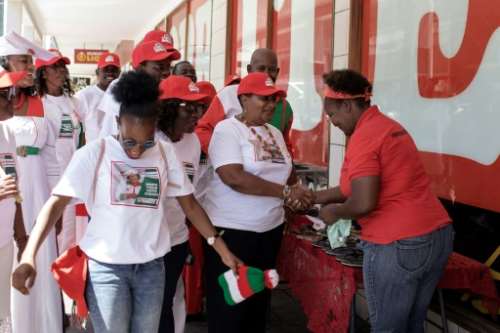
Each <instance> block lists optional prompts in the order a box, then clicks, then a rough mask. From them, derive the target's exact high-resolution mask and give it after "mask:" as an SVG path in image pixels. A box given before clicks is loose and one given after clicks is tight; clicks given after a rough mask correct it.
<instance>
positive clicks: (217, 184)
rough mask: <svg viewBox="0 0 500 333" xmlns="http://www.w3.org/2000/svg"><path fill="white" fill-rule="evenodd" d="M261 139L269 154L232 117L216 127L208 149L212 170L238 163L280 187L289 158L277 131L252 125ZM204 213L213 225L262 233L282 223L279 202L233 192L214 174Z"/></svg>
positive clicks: (268, 126)
mask: <svg viewBox="0 0 500 333" xmlns="http://www.w3.org/2000/svg"><path fill="white" fill-rule="evenodd" d="M266 128H267V129H266ZM253 129H254V130H255V132H256V133H258V134H259V135H260V136H261V138H262V139H263V140H264V141H266V142H268V143H272V138H271V135H270V134H269V131H270V133H272V137H274V139H275V141H276V144H277V147H275V150H273V151H272V153H269V152H268V151H267V150H265V149H263V145H262V143H261V142H260V140H259V139H258V137H257V136H256V135H254V134H253V133H252V131H251V130H250V128H249V127H247V126H246V125H245V124H243V123H242V122H241V121H239V120H238V119H236V118H234V117H233V118H229V119H225V120H223V121H221V122H220V123H218V124H217V126H216V127H215V130H214V134H213V135H212V139H211V141H210V145H209V148H208V156H209V158H210V162H211V163H212V165H213V167H214V169H215V170H216V171H217V168H219V167H221V166H224V165H228V164H241V165H243V169H244V170H245V171H246V172H248V173H251V174H253V175H255V176H258V177H260V178H262V179H264V180H267V181H270V182H273V183H277V184H281V185H284V184H286V182H287V180H288V178H289V176H290V173H291V170H292V159H291V156H290V154H289V152H288V150H287V148H286V145H285V141H284V139H283V135H282V134H281V132H280V131H279V130H278V129H277V128H275V127H274V126H270V125H266V126H265V127H264V126H253ZM204 207H205V210H206V211H207V214H208V216H209V217H210V219H211V221H212V223H213V224H214V225H215V226H218V227H223V228H230V229H238V230H246V231H254V232H266V231H269V230H272V229H274V228H276V227H277V226H279V225H281V224H282V223H283V221H284V214H285V213H284V209H283V200H282V199H280V198H275V197H268V196H256V195H249V194H244V193H240V192H237V191H235V190H233V189H232V188H230V187H229V186H227V185H226V184H224V183H223V182H222V180H221V178H220V177H219V175H218V174H217V172H215V175H214V177H213V178H212V180H211V181H210V186H209V187H208V191H207V194H206V196H205V206H204Z"/></svg>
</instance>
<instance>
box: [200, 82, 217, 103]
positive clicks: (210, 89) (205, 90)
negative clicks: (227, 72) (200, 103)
mask: <svg viewBox="0 0 500 333" xmlns="http://www.w3.org/2000/svg"><path fill="white" fill-rule="evenodd" d="M196 86H197V87H198V88H199V89H200V92H201V93H202V94H206V95H207V96H208V98H209V99H210V100H209V101H208V102H209V103H211V102H212V100H213V99H214V97H215V96H216V95H217V90H215V87H214V85H213V84H212V83H210V82H208V81H198V82H196Z"/></svg>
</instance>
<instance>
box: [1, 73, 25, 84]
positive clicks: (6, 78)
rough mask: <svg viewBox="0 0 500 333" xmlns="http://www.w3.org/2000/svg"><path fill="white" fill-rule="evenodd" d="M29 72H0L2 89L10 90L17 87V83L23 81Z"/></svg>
mask: <svg viewBox="0 0 500 333" xmlns="http://www.w3.org/2000/svg"><path fill="white" fill-rule="evenodd" d="M26 74H28V72H26V71H20V72H7V71H2V72H0V88H8V87H12V86H15V85H16V83H17V82H19V81H20V80H22V79H23V78H24V77H25V76H26Z"/></svg>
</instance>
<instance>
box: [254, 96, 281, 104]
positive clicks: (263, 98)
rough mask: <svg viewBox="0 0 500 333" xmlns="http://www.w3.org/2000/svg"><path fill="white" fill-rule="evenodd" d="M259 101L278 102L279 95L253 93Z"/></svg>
mask: <svg viewBox="0 0 500 333" xmlns="http://www.w3.org/2000/svg"><path fill="white" fill-rule="evenodd" d="M255 96H256V97H257V98H258V99H259V100H260V101H262V102H265V103H270V102H278V101H279V100H280V96H278V95H277V94H275V95H269V96H260V95H255Z"/></svg>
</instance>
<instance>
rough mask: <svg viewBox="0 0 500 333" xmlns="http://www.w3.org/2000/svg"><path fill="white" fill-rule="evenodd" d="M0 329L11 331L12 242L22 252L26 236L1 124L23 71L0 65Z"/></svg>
mask: <svg viewBox="0 0 500 333" xmlns="http://www.w3.org/2000/svg"><path fill="white" fill-rule="evenodd" d="M0 70H1V72H0V212H2V214H0V332H1V333H9V332H11V325H10V289H11V288H10V275H11V272H12V264H13V262H14V244H13V242H12V240H14V241H15V243H16V247H17V250H18V252H21V253H22V252H23V250H24V247H25V245H26V241H27V239H28V237H27V236H26V230H25V228H24V222H23V214H22V208H21V199H20V196H19V192H18V188H17V182H18V180H19V177H20V175H19V173H18V168H17V163H16V160H17V158H16V142H15V139H14V135H13V134H12V133H11V131H10V129H9V127H8V126H7V125H6V124H5V123H4V120H7V119H9V118H11V117H12V115H13V112H14V111H13V108H12V92H13V89H15V88H14V85H15V84H16V83H17V82H18V81H19V80H22V79H23V77H24V76H25V75H26V72H17V73H9V72H7V71H5V70H3V68H0Z"/></svg>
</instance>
